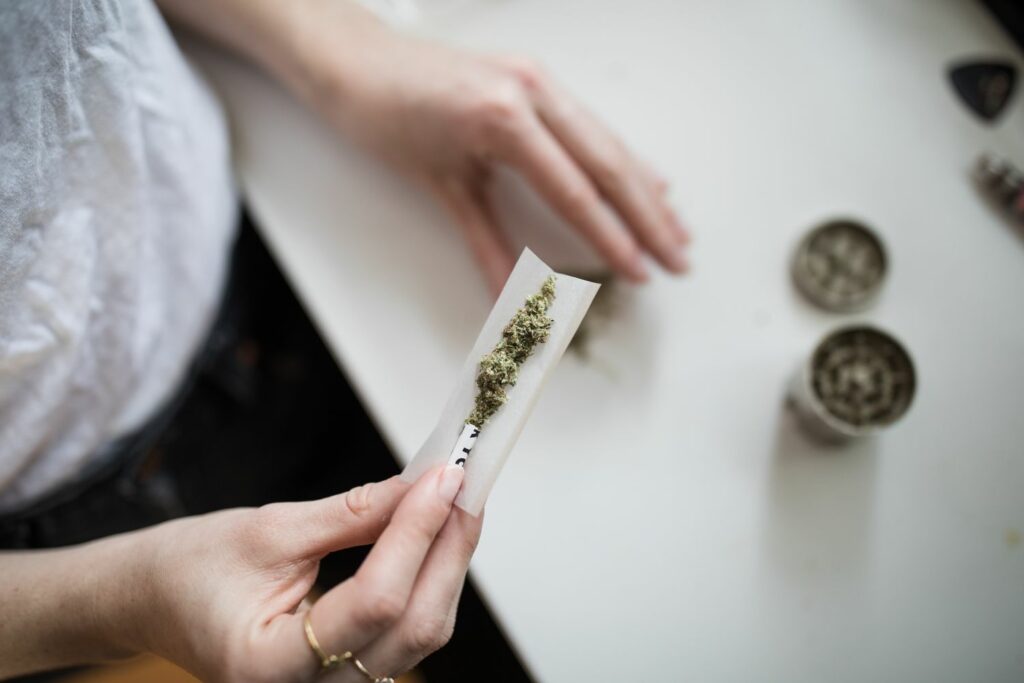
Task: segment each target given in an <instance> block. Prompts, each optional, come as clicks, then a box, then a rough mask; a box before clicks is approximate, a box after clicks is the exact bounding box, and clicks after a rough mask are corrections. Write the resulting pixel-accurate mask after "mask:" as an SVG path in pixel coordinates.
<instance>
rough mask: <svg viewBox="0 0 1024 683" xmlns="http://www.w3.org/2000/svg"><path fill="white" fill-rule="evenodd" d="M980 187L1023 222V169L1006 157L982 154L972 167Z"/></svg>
mask: <svg viewBox="0 0 1024 683" xmlns="http://www.w3.org/2000/svg"><path fill="white" fill-rule="evenodd" d="M974 178H975V180H976V181H977V182H978V184H979V185H980V186H981V189H982V190H983V191H984V192H985V194H987V195H988V196H989V197H991V198H992V199H993V200H994V201H995V202H996V203H997V204H999V206H1000V207H1002V208H1003V209H1005V210H1006V211H1008V212H1009V213H1010V215H1011V216H1012V217H1013V218H1015V219H1016V220H1017V221H1018V222H1019V223H1024V171H1021V170H1020V169H1019V168H1017V167H1015V166H1014V165H1013V164H1011V163H1010V162H1009V161H1007V160H1006V159H1001V158H999V157H997V156H994V155H992V154H982V155H981V156H980V157H978V162H977V164H975V167H974Z"/></svg>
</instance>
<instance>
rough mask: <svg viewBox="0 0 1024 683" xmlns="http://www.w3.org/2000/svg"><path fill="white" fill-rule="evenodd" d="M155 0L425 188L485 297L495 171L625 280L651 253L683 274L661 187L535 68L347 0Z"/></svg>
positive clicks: (495, 264)
mask: <svg viewBox="0 0 1024 683" xmlns="http://www.w3.org/2000/svg"><path fill="white" fill-rule="evenodd" d="M159 1H160V4H161V6H162V7H163V9H164V11H165V12H166V13H167V15H168V16H170V17H171V18H172V19H173V20H176V21H178V22H180V23H182V24H185V25H186V26H189V27H190V28H192V29H194V30H196V31H198V32H200V33H203V34H204V35H206V36H207V37H209V38H211V39H213V40H215V41H217V42H219V43H221V44H223V45H226V46H228V47H229V48H232V49H234V50H236V51H238V52H240V53H241V54H243V55H245V56H247V57H248V58H250V59H252V60H253V61H255V62H257V63H258V64H260V65H262V66H263V67H264V68H266V69H267V70H268V71H270V72H271V73H272V74H274V75H275V76H276V77H277V78H279V79H280V80H281V81H282V82H284V83H285V84H286V85H287V86H288V87H289V88H290V89H291V90H292V91H293V92H294V93H296V94H297V95H298V97H299V98H300V99H302V100H304V101H305V102H306V103H307V104H308V105H309V106H311V107H312V108H313V109H315V110H316V111H318V112H319V113H320V114H321V115H322V116H323V117H324V118H326V119H327V120H329V121H331V122H332V123H334V124H335V126H336V127H337V128H338V129H339V130H341V131H343V132H344V133H345V134H346V135H348V136H349V137H351V138H352V139H354V140H356V141H357V142H359V143H362V144H363V145H364V146H366V147H369V148H371V149H373V150H374V151H376V152H378V153H379V154H380V155H381V156H383V157H384V158H386V159H388V160H389V161H391V162H392V163H393V164H394V165H395V166H396V167H398V168H399V169H401V170H403V171H405V172H406V173H407V174H409V175H410V176H411V177H413V178H414V179H416V180H418V181H420V182H421V183H423V184H424V185H425V186H426V187H428V188H429V189H430V190H431V191H433V193H434V194H435V195H436V196H437V197H438V199H439V200H440V201H441V202H442V203H443V204H444V205H445V206H446V207H448V209H449V210H450V212H451V215H452V217H453V218H454V219H455V222H456V224H457V225H458V226H459V227H460V228H461V230H462V232H463V234H464V236H465V238H466V240H467V241H468V243H469V245H470V247H471V249H472V251H473V253H474V255H475V256H476V258H477V261H478V262H479V263H480V265H481V267H482V268H483V270H484V272H485V274H486V276H487V278H488V281H489V283H490V284H491V286H492V288H493V289H495V290H498V289H500V286H501V285H502V284H503V283H504V281H505V278H506V277H507V275H508V273H509V272H510V271H511V268H512V265H513V264H514V258H515V254H513V253H512V252H511V250H510V248H509V246H508V245H507V243H506V241H505V238H504V235H503V232H502V230H501V228H500V226H499V225H498V223H497V218H496V216H495V213H494V211H493V210H492V206H491V203H490V198H489V193H488V179H489V177H490V171H491V170H492V169H493V168H494V166H495V165H496V164H499V163H501V164H505V165H507V166H509V167H511V168H513V169H515V170H516V171H517V172H519V173H520V174H521V175H522V176H523V177H524V178H525V179H526V180H527V181H528V182H529V183H530V184H531V185H532V186H533V188H534V189H535V190H536V191H537V193H538V194H539V195H540V196H541V197H543V198H544V199H545V200H546V201H547V202H548V204H550V205H551V207H552V208H553V209H554V210H555V211H556V212H558V213H559V214H560V215H561V216H562V217H563V218H564V219H565V220H566V222H567V223H568V224H569V225H571V226H572V227H573V228H574V229H575V230H576V231H577V232H578V233H580V235H582V236H583V237H584V239H585V240H586V241H587V242H589V244H590V246H591V247H592V248H593V249H594V250H595V251H596V252H597V253H598V254H600V255H601V256H602V257H603V258H604V260H605V261H606V262H607V263H608V264H609V266H611V268H612V269H614V270H615V271H616V272H618V273H619V274H620V275H622V276H624V277H626V278H627V279H630V280H632V281H634V282H641V281H644V280H645V279H646V278H647V269H646V266H645V256H650V257H653V259H654V260H656V261H657V262H658V263H659V264H660V265H661V266H662V267H664V268H665V269H667V270H669V271H671V272H673V273H681V272H683V271H685V270H686V269H687V260H686V257H685V253H684V251H685V248H686V245H687V242H688V240H689V237H688V233H687V231H686V230H685V229H684V228H683V226H682V224H681V223H680V221H679V219H678V217H677V216H676V214H675V212H674V211H673V209H672V207H671V206H670V204H669V203H668V201H667V199H666V185H665V182H664V181H663V180H662V179H661V178H660V177H659V176H658V175H657V174H656V173H655V172H654V171H653V170H652V169H651V168H650V166H648V165H647V164H646V163H644V162H642V161H640V160H639V159H637V158H636V157H635V155H633V154H632V153H631V152H630V151H629V150H628V149H627V148H626V146H625V145H624V144H623V143H622V141H621V140H620V139H619V138H618V137H617V136H615V135H614V134H613V133H611V132H610V131H609V130H608V129H607V128H606V127H605V126H604V125H603V124H602V123H601V122H600V121H599V120H598V119H597V118H596V117H595V116H593V115H592V114H591V113H590V112H589V111H587V110H586V109H585V108H584V107H582V106H581V105H580V104H579V103H578V102H576V101H575V99H573V98H572V97H571V96H570V95H569V94H568V93H567V92H566V91H565V90H564V89H563V88H562V87H561V86H560V85H559V84H558V83H557V82H556V81H555V80H554V79H553V78H552V77H551V76H549V75H548V74H547V73H546V72H545V71H544V70H543V69H542V68H540V67H539V66H538V65H537V64H535V63H534V62H532V61H531V60H527V59H522V58H517V57H502V56H490V55H479V54H475V53H472V52H466V51H461V50H457V49H453V48H448V47H446V46H443V45H438V44H434V43H430V42H427V41H423V40H420V39H418V38H414V37H412V36H407V35H404V34H401V33H399V32H396V31H392V30H391V29H389V28H387V27H386V26H384V25H383V24H381V23H380V22H378V21H377V20H376V19H375V18H374V17H372V16H371V15H370V14H369V12H367V11H366V10H365V9H363V8H361V7H360V6H358V5H357V4H356V3H355V2H354V1H353V0H292V1H290V2H280V1H279V0H159Z"/></svg>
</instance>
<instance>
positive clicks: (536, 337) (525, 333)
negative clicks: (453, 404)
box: [466, 275, 555, 427]
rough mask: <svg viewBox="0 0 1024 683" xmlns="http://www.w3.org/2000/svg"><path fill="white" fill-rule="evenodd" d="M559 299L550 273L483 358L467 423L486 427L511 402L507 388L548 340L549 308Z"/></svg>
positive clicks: (550, 320)
mask: <svg viewBox="0 0 1024 683" xmlns="http://www.w3.org/2000/svg"><path fill="white" fill-rule="evenodd" d="M554 300H555V276H554V275H550V276H548V278H547V279H546V280H544V284H543V285H541V288H540V291H539V292H537V293H536V294H534V295H532V296H530V297H527V299H526V302H525V303H524V304H523V306H522V308H520V309H519V310H517V311H516V312H515V315H513V316H512V319H511V320H509V321H508V324H507V325H505V329H504V330H502V332H501V339H500V340H498V343H497V344H496V345H495V346H494V349H493V350H492V351H491V352H490V353H488V354H487V355H486V356H484V357H483V358H481V359H480V366H479V368H480V369H479V372H477V376H476V386H477V393H476V402H475V404H474V406H473V411H472V412H471V413H470V414H469V417H467V418H466V424H471V425H474V426H476V427H483V426H484V424H485V423H486V422H487V421H488V420H489V419H491V417H493V416H494V413H496V412H498V408H500V407H501V406H503V405H505V402H506V401H508V394H506V393H505V387H510V386H512V385H514V384H515V383H516V379H517V378H518V376H519V366H520V365H522V364H523V361H525V360H526V359H527V358H529V357H530V354H531V353H533V348H534V347H535V346H536V345H537V344H543V343H544V342H546V341H547V340H548V333H549V332H550V331H551V323H552V322H554V321H553V320H552V319H551V318H550V317H548V315H547V312H548V308H550V306H551V302H552V301H554Z"/></svg>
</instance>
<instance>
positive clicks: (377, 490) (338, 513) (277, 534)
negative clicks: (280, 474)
mask: <svg viewBox="0 0 1024 683" xmlns="http://www.w3.org/2000/svg"><path fill="white" fill-rule="evenodd" d="M408 490H409V484H407V483H406V482H404V481H403V480H402V479H401V478H399V477H398V476H397V475H396V476H394V477H391V478H390V479H387V480H385V481H382V482H376V483H372V484H364V485H363V486H357V487H356V488H354V489H352V490H351V491H346V492H345V493H340V494H338V495H336V496H330V497H329V498H322V499H320V500H311V501H307V502H302V503H272V504H270V505H266V506H264V507H262V508H260V513H261V515H263V523H265V524H267V525H268V527H269V528H267V529H266V530H265V532H266V533H267V535H268V536H269V537H270V539H271V541H270V544H271V546H272V547H273V548H275V552H276V553H277V554H280V555H281V556H283V557H284V558H285V559H297V558H305V557H315V556H323V555H326V554H327V553H330V552H334V551H335V550H341V549H342V548H351V547H354V546H358V545H367V544H368V543H372V542H373V541H375V540H376V539H377V537H378V536H380V534H381V532H382V531H383V530H384V527H386V526H387V525H388V522H389V521H390V519H391V514H392V513H393V512H394V511H395V508H396V507H398V503H399V502H401V500H402V498H403V497H404V496H405V493H406V492H407V491H408Z"/></svg>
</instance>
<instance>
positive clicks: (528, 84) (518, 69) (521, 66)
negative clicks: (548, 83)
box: [505, 56, 547, 91]
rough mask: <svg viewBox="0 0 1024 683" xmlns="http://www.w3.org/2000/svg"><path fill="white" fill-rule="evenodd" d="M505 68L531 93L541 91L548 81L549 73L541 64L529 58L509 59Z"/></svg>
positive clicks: (506, 60) (516, 57) (517, 57)
mask: <svg viewBox="0 0 1024 683" xmlns="http://www.w3.org/2000/svg"><path fill="white" fill-rule="evenodd" d="M505 66H506V68H507V69H508V71H509V73H511V74H512V76H513V77H514V78H515V79H516V81H517V82H519V84H520V85H522V86H523V87H524V88H526V89H527V90H530V91H536V90H539V89H540V88H541V87H542V85H543V84H544V81H545V80H546V79H547V72H546V71H545V70H544V67H543V66H542V65H541V64H540V62H537V61H536V60H533V59H530V58H529V57H519V56H515V57H507V58H506V59H505Z"/></svg>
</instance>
